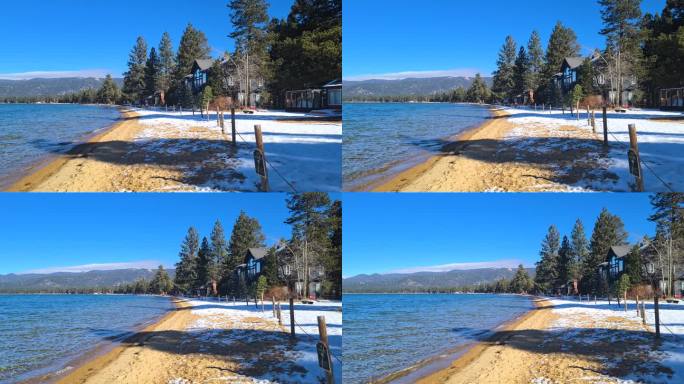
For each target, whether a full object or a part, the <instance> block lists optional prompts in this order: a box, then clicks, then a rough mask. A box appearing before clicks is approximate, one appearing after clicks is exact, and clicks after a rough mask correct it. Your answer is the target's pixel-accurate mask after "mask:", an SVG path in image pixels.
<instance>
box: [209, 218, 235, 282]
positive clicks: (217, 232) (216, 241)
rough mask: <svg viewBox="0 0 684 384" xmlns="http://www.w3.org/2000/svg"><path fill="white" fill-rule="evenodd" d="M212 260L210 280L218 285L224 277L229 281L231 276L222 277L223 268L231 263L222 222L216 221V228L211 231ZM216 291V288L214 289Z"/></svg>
mask: <svg viewBox="0 0 684 384" xmlns="http://www.w3.org/2000/svg"><path fill="white" fill-rule="evenodd" d="M210 238H211V259H212V265H211V266H210V268H209V270H208V274H209V278H210V279H212V281H213V284H218V282H219V281H221V279H222V277H223V278H225V279H228V278H229V277H230V276H222V274H223V272H224V271H223V270H222V269H223V267H224V266H225V265H226V264H227V263H228V262H229V260H228V257H229V255H228V247H227V245H226V234H225V232H224V231H223V225H222V224H221V221H220V220H216V222H215V223H214V228H213V229H212V230H211V236H210ZM214 289H215V290H216V288H214Z"/></svg>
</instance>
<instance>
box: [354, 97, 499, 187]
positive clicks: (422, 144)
mask: <svg viewBox="0 0 684 384" xmlns="http://www.w3.org/2000/svg"><path fill="white" fill-rule="evenodd" d="M343 114H344V129H343V134H344V138H343V155H342V173H343V178H344V189H345V190H352V189H356V188H359V187H362V186H366V185H368V184H373V183H374V182H377V181H378V180H382V179H385V178H387V177H388V176H391V175H393V174H396V173H397V172H401V171H403V170H405V169H407V168H409V167H411V166H413V165H416V164H418V163H420V162H421V161H424V160H425V159H426V158H427V157H429V156H430V155H431V154H434V153H437V152H439V151H440V149H441V148H442V146H443V145H444V144H445V140H446V139H449V138H451V137H453V136H454V135H457V134H459V133H461V132H463V131H465V130H467V129H469V128H473V127H477V126H479V125H482V124H483V123H484V122H485V120H486V119H487V118H488V117H490V116H491V113H490V112H489V109H488V108H487V107H483V106H479V105H472V104H448V103H429V104H428V103H385V104H381V103H348V104H345V105H344V109H343Z"/></svg>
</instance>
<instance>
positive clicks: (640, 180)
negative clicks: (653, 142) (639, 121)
mask: <svg viewBox="0 0 684 384" xmlns="http://www.w3.org/2000/svg"><path fill="white" fill-rule="evenodd" d="M629 149H630V150H631V151H633V152H634V155H635V156H636V167H637V173H638V175H634V176H635V177H636V183H637V192H643V191H644V175H643V174H642V172H641V157H640V156H639V143H638V142H637V133H636V125H634V124H630V125H629Z"/></svg>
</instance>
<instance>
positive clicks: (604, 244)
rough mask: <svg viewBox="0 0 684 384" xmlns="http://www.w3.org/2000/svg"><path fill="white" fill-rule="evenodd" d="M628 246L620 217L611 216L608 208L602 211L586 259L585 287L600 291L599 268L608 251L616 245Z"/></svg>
mask: <svg viewBox="0 0 684 384" xmlns="http://www.w3.org/2000/svg"><path fill="white" fill-rule="evenodd" d="M625 244H627V232H625V226H624V223H623V222H622V219H620V218H619V217H618V216H615V215H613V214H611V213H610V212H609V211H608V210H607V209H606V208H603V210H601V213H600V214H599V216H598V218H597V219H596V223H595V224H594V231H593V232H592V234H591V241H590V243H589V255H588V256H587V257H586V258H585V259H584V263H583V265H582V271H583V273H582V275H583V280H584V281H585V284H584V285H585V287H587V289H589V290H591V292H594V293H597V292H599V290H600V279H599V276H598V266H599V264H601V263H603V262H604V261H605V260H606V256H608V250H609V249H610V247H612V246H614V245H625Z"/></svg>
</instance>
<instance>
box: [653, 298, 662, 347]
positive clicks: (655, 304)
mask: <svg viewBox="0 0 684 384" xmlns="http://www.w3.org/2000/svg"><path fill="white" fill-rule="evenodd" d="M653 310H654V311H655V329H656V338H657V339H660V310H659V308H658V292H656V293H655V294H654V295H653Z"/></svg>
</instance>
